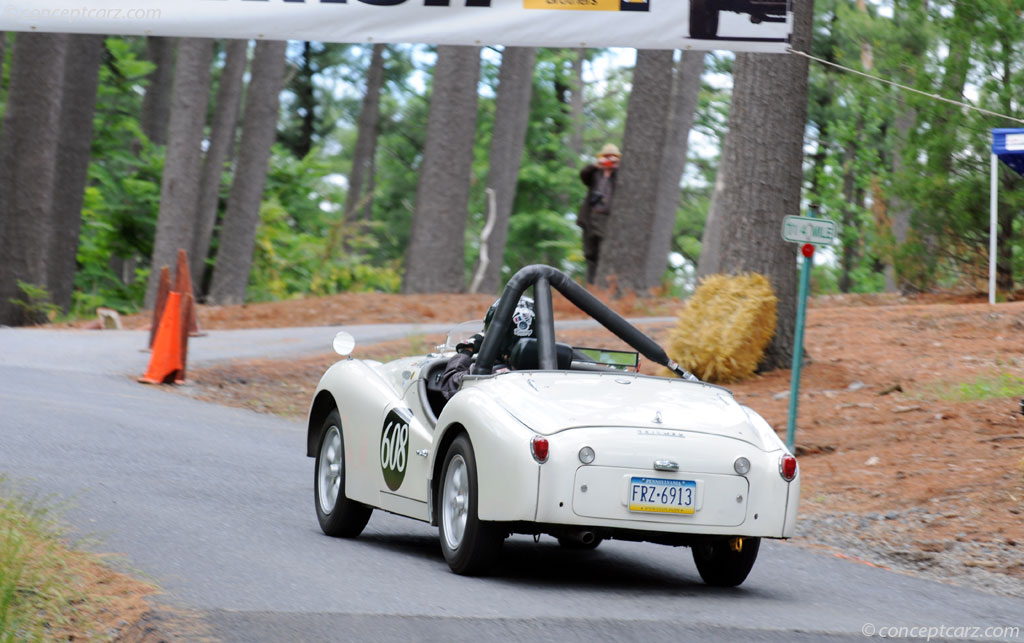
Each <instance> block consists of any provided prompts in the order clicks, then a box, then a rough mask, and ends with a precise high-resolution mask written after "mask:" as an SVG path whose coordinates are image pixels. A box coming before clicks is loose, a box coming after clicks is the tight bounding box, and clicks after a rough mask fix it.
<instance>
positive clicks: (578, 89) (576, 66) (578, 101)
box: [569, 48, 587, 166]
mask: <svg viewBox="0 0 1024 643" xmlns="http://www.w3.org/2000/svg"><path fill="white" fill-rule="evenodd" d="M586 60H587V50H586V49H585V48H580V49H577V50H576V60H574V61H572V77H573V87H572V100H571V101H570V102H569V120H570V122H571V123H572V136H571V137H570V138H569V149H571V150H572V153H573V160H574V161H575V162H576V165H577V166H578V165H579V164H580V159H581V158H583V130H584V126H585V123H584V120H585V119H584V113H583V63H585V62H586Z"/></svg>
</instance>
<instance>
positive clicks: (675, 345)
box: [668, 273, 778, 384]
mask: <svg viewBox="0 0 1024 643" xmlns="http://www.w3.org/2000/svg"><path fill="white" fill-rule="evenodd" d="M777 303H778V298H777V297H776V296H775V293H774V292H773V291H772V286H771V282H770V281H768V279H767V278H766V277H765V276H764V275H760V274H756V273H746V274H742V275H711V276H709V277H707V278H705V279H704V280H703V281H702V282H701V284H700V286H698V288H697V290H696V292H694V293H693V296H692V297H690V299H689V300H688V302H687V304H686V306H685V307H684V308H683V310H682V311H681V312H680V313H679V322H678V323H677V324H676V326H675V327H674V328H673V329H672V330H671V331H669V336H668V354H669V356H670V357H671V358H672V359H674V360H675V361H676V362H677V363H678V364H679V365H680V366H682V367H683V368H685V369H687V370H688V371H690V372H691V373H693V374H694V375H696V376H697V377H699V378H701V379H702V380H705V381H708V382H715V383H720V384H724V383H728V382H737V381H740V380H743V379H746V378H748V377H750V376H751V375H753V374H754V371H755V370H756V369H757V365H758V364H759V363H760V362H761V359H762V357H763V356H764V351H765V349H766V348H767V347H768V344H769V343H770V342H771V341H772V337H774V335H775V308H776V305H777Z"/></svg>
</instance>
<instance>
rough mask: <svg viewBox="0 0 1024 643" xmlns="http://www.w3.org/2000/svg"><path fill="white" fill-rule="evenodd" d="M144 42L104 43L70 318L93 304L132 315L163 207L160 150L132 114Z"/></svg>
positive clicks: (144, 65) (142, 72) (137, 106)
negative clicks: (161, 204)
mask: <svg viewBox="0 0 1024 643" xmlns="http://www.w3.org/2000/svg"><path fill="white" fill-rule="evenodd" d="M141 45H142V41H141V39H126V38H107V40H106V48H107V58H106V61H105V64H104V65H103V66H102V68H101V70H100V86H99V97H98V99H97V109H96V114H95V116H94V135H93V143H92V162H91V163H90V164H89V183H88V187H87V188H86V191H85V198H84V200H83V205H82V229H81V236H80V241H79V248H78V257H77V258H78V271H77V272H76V274H75V293H74V295H73V304H72V314H73V315H91V314H93V312H94V311H95V309H96V307H97V306H106V307H109V308H114V309H116V310H119V311H121V312H125V313H128V312H134V311H135V310H137V309H138V307H139V306H141V305H142V298H143V296H144V295H145V287H146V278H147V276H148V274H149V267H148V265H147V262H148V261H149V258H150V256H151V255H152V253H153V237H154V235H155V233H156V217H157V213H158V212H159V209H160V180H161V175H162V173H163V148H162V147H160V146H156V145H153V144H152V143H150V142H149V140H148V139H147V138H146V136H145V134H143V133H142V129H141V127H140V126H139V121H138V118H137V115H138V114H139V113H140V110H141V108H142V99H141V92H140V89H141V86H142V85H143V83H144V82H145V77H146V76H147V75H148V74H149V73H150V72H151V71H152V70H153V65H152V64H151V63H149V62H147V61H145V60H141V59H140V56H141V49H142V46H141ZM136 266H137V267H136Z"/></svg>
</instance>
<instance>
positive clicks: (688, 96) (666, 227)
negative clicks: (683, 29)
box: [645, 51, 704, 288]
mask: <svg viewBox="0 0 1024 643" xmlns="http://www.w3.org/2000/svg"><path fill="white" fill-rule="evenodd" d="M703 72H704V52H703V51H684V52H683V56H682V58H681V59H680V60H679V64H678V65H677V66H676V72H675V80H674V82H673V89H672V103H671V114H670V117H669V118H670V119H671V120H670V121H669V124H668V132H667V134H666V136H665V150H664V152H663V155H662V162H661V174H660V176H659V177H658V193H657V195H656V197H655V198H656V206H655V215H654V227H653V228H652V230H651V240H650V246H649V250H648V251H647V254H646V259H647V265H646V272H645V283H646V286H647V288H652V287H654V286H658V285H660V284H661V281H662V279H663V278H664V276H665V267H666V266H667V265H668V255H669V251H670V250H671V249H672V238H673V236H674V235H673V233H674V232H675V225H676V211H677V210H678V209H679V182H680V180H681V179H682V176H683V170H685V169H686V154H687V151H688V149H689V145H688V143H689V138H690V129H691V128H692V127H693V117H694V114H695V112H696V111H697V99H698V97H699V96H700V77H701V74H702V73H703Z"/></svg>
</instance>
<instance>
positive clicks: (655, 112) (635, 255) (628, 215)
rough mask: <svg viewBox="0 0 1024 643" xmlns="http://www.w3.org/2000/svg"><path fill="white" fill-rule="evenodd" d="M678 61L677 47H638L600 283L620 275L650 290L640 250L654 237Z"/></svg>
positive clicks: (631, 286)
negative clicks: (662, 163)
mask: <svg viewBox="0 0 1024 643" xmlns="http://www.w3.org/2000/svg"><path fill="white" fill-rule="evenodd" d="M674 67H675V61H674V52H673V51H671V50H658V51H654V50H639V51H637V56H636V68H635V70H634V72H633V91H632V92H631V93H630V96H629V106H628V111H627V116H626V132H625V135H624V137H623V138H624V140H623V145H622V165H621V167H620V168H619V171H618V175H617V178H616V180H615V191H614V193H613V194H612V208H611V215H610V216H609V218H608V223H607V226H608V229H607V230H606V231H605V235H604V240H603V241H602V242H601V251H600V255H599V257H598V262H597V275H596V277H597V283H599V284H603V285H612V282H613V281H614V285H615V286H616V287H617V288H618V289H619V290H620V291H622V290H632V291H637V292H644V291H646V290H647V264H646V260H643V259H640V258H639V256H640V254H641V253H646V252H647V251H648V250H649V249H650V247H651V242H652V240H651V236H652V231H653V229H654V221H655V218H656V207H657V194H658V182H659V179H660V177H661V162H662V155H663V153H664V150H665V135H666V133H667V128H668V125H667V123H668V120H669V113H670V110H669V104H670V103H671V100H672V76H673V73H674ZM609 278H612V279H611V280H610V279H609Z"/></svg>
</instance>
